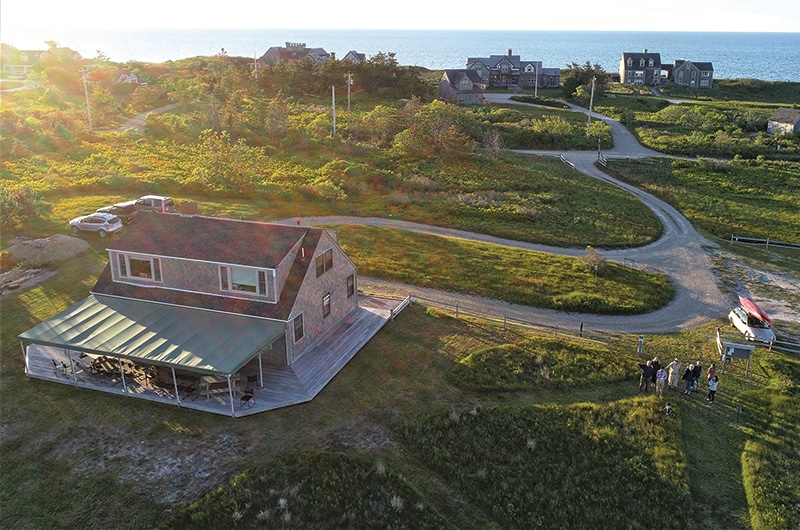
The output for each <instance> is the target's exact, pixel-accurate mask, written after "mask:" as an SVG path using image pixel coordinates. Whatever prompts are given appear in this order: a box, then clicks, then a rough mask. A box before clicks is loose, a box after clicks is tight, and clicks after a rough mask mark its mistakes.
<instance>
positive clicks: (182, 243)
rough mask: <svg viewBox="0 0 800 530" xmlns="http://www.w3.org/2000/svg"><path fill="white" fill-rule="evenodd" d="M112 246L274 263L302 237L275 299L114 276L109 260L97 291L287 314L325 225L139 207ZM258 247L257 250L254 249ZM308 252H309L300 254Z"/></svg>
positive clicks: (280, 316) (238, 261) (188, 304)
mask: <svg viewBox="0 0 800 530" xmlns="http://www.w3.org/2000/svg"><path fill="white" fill-rule="evenodd" d="M135 219H136V220H135V221H134V222H133V223H131V225H130V226H129V227H128V229H127V230H126V231H125V232H124V233H123V234H122V235H121V236H120V237H119V239H118V240H117V241H115V242H114V243H112V244H111V245H109V247H108V248H109V249H111V250H120V251H125V252H139V253H144V254H152V255H156V256H164V257H177V258H185V259H196V260H204V261H215V262H221V263H231V264H237V265H249V266H255V267H267V268H275V267H277V265H278V263H279V262H280V261H281V260H282V259H283V258H285V257H286V255H287V254H288V252H289V250H290V249H291V248H292V247H293V246H294V245H295V244H297V243H298V242H299V241H302V248H304V249H305V253H303V252H298V254H297V257H296V259H295V261H294V263H293V264H292V267H291V269H290V272H289V276H288V278H287V280H286V283H285V284H284V286H283V289H282V290H281V292H280V294H279V297H280V300H279V302H278V303H277V304H273V303H268V302H263V301H259V300H242V299H237V298H229V297H225V296H219V295H211V294H202V293H194V292H183V291H177V290H172V289H166V288H162V287H152V286H148V287H142V286H138V285H132V284H128V283H121V282H115V281H113V280H112V278H111V267H110V265H107V266H106V268H105V269H104V270H103V272H102V274H100V277H99V278H98V280H97V283H96V284H95V286H94V288H93V289H92V292H93V293H96V294H105V295H109V296H117V297H120V298H132V299H136V300H145V301H150V302H159V303H165V304H170V305H176V306H184V307H195V308H200V309H207V310H211V311H221V312H224V313H233V314H241V315H252V316H257V317H261V318H269V319H276V320H284V321H285V320H288V319H289V315H290V314H291V311H292V308H293V307H294V303H295V300H296V298H297V293H298V292H299V290H300V286H301V284H302V282H303V279H304V278H305V275H306V272H307V271H308V268H309V266H311V262H312V260H311V256H313V255H314V251H315V249H316V247H317V244H318V243H319V240H320V237H321V236H322V234H323V232H324V231H323V230H322V229H319V228H307V227H299V226H291V225H280V224H271V223H258V222H250V221H235V220H230V219H219V218H213V217H201V216H182V215H177V214H160V213H149V212H140V213H139V215H137V216H136V218H135ZM256 250H257V251H256ZM303 255H305V258H303V257H302V256H303Z"/></svg>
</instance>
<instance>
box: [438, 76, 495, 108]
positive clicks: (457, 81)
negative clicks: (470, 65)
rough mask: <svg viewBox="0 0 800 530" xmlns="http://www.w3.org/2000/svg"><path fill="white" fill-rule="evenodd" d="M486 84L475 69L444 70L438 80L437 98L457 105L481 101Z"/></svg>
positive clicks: (476, 103) (474, 103)
mask: <svg viewBox="0 0 800 530" xmlns="http://www.w3.org/2000/svg"><path fill="white" fill-rule="evenodd" d="M485 91H486V84H485V83H484V81H483V79H482V78H481V76H480V75H479V74H478V72H476V71H475V70H470V69H462V70H445V71H444V73H443V74H442V78H441V79H440V80H439V98H440V99H441V100H443V101H446V102H448V103H455V104H458V105H478V104H480V103H482V102H483V93H484V92H485Z"/></svg>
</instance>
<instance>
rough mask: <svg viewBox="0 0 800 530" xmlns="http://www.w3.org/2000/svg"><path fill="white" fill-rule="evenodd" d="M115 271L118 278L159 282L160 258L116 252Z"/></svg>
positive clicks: (160, 279) (160, 280)
mask: <svg viewBox="0 0 800 530" xmlns="http://www.w3.org/2000/svg"><path fill="white" fill-rule="evenodd" d="M117 273H118V274H119V277H120V278H130V279H134V280H150V281H154V282H159V283H161V282H162V281H163V280H162V278H161V260H160V259H159V258H153V257H150V256H139V255H136V254H117Z"/></svg>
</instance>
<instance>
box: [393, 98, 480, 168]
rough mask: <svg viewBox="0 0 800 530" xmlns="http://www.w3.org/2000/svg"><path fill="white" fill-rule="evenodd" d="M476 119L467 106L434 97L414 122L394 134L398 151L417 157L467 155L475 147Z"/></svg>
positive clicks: (394, 147) (415, 117)
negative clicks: (452, 103)
mask: <svg viewBox="0 0 800 530" xmlns="http://www.w3.org/2000/svg"><path fill="white" fill-rule="evenodd" d="M475 126H476V123H475V119H474V118H472V117H471V116H470V115H468V114H467V113H466V111H465V110H464V109H462V108H461V107H458V106H455V105H448V104H447V103H443V102H441V101H433V102H431V103H429V104H427V105H425V106H423V107H422V108H421V109H420V111H419V112H418V113H417V114H416V116H414V118H413V121H412V123H411V126H410V127H408V128H407V129H406V130H404V131H403V132H401V133H400V134H398V135H396V136H395V137H394V145H393V149H394V151H395V153H396V154H398V155H400V156H405V157H414V158H433V157H445V158H464V157H468V156H471V155H472V154H473V153H474V151H475V141H474V140H473V139H472V138H471V135H470V134H468V133H470V132H474V131H472V130H471V129H474V128H475Z"/></svg>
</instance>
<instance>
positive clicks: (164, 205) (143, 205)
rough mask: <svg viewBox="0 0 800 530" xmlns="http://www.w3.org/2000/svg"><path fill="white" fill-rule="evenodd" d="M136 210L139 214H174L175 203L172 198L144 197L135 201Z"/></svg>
mask: <svg viewBox="0 0 800 530" xmlns="http://www.w3.org/2000/svg"><path fill="white" fill-rule="evenodd" d="M136 209H137V210H139V211H141V212H161V213H175V212H176V211H177V210H176V209H175V203H174V202H172V197H164V196H163V195H145V196H144V197H139V198H138V199H136Z"/></svg>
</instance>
